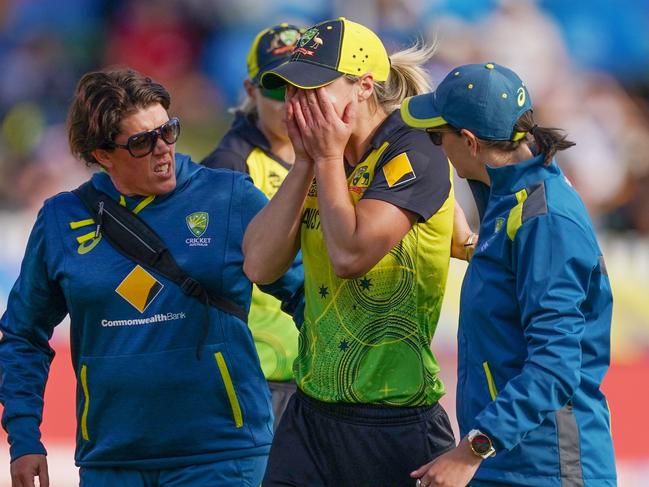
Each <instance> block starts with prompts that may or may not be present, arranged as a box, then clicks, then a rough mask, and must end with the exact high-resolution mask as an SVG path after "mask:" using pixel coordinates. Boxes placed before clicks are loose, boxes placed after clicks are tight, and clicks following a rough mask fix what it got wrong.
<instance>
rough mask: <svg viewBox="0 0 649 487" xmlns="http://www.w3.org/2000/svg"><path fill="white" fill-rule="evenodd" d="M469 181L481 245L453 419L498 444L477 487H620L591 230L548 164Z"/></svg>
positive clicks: (602, 296)
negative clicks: (492, 486) (604, 382)
mask: <svg viewBox="0 0 649 487" xmlns="http://www.w3.org/2000/svg"><path fill="white" fill-rule="evenodd" d="M488 173H489V177H490V180H491V187H490V188H489V187H487V186H486V185H484V184H482V183H478V182H475V181H471V182H470V183H471V188H472V190H473V193H474V196H475V197H476V202H477V204H478V208H479V210H480V214H481V223H480V241H479V243H478V247H477V249H476V251H475V254H474V256H473V259H472V261H471V263H470V265H469V267H468V270H467V273H466V276H465V278H464V283H463V286H462V297H461V307H460V326H459V331H458V339H459V340H458V341H459V350H458V353H459V370H458V386H457V416H458V421H459V423H460V430H461V434H462V436H464V435H466V434H467V433H468V432H469V431H470V430H471V429H473V428H477V429H479V430H481V431H483V432H484V433H486V434H487V435H489V436H490V437H491V438H492V440H493V441H494V446H495V448H496V452H497V453H496V456H495V457H492V458H489V459H487V460H485V461H484V462H482V465H481V467H480V469H479V470H478V472H477V474H476V477H475V479H474V482H472V484H471V485H476V486H480V485H489V483H490V482H491V483H494V482H495V483H499V484H498V485H500V483H504V484H508V485H509V484H511V485H525V486H559V485H564V486H581V485H586V486H610V485H615V483H616V473H615V461H614V454H613V446H612V441H611V432H610V418H609V410H608V406H607V402H606V398H605V397H604V394H603V393H602V391H601V390H600V385H601V383H602V380H603V378H604V375H605V374H606V371H607V370H608V367H609V360H610V331H611V312H612V295H611V287H610V283H609V279H608V276H607V273H606V267H605V265H604V259H603V257H602V252H601V251H600V248H599V245H598V243H597V240H596V238H595V234H594V230H593V227H592V223H591V221H590V219H589V217H588V214H587V211H586V209H585V207H584V205H583V203H582V201H581V199H580V198H579V196H578V194H577V192H576V191H575V190H574V189H573V188H572V187H571V185H570V183H569V182H568V180H567V179H566V178H565V177H564V175H563V174H562V172H561V170H560V169H559V167H558V166H557V165H556V163H555V162H553V163H552V164H551V165H549V166H546V165H544V164H543V157H542V156H538V157H535V158H533V159H530V160H528V161H525V162H522V163H519V164H515V165H510V166H504V167H499V168H488Z"/></svg>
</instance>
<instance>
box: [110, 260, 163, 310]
mask: <svg viewBox="0 0 649 487" xmlns="http://www.w3.org/2000/svg"><path fill="white" fill-rule="evenodd" d="M163 287H164V286H163V284H162V283H160V282H159V281H158V280H157V279H156V278H155V277H153V276H152V275H151V274H149V273H148V272H147V271H145V270H144V269H143V268H142V267H140V266H139V265H137V266H135V268H134V269H133V270H132V271H131V272H129V273H128V275H127V276H126V277H125V278H124V280H123V281H122V282H120V284H119V286H117V288H116V289H115V292H116V293H117V294H119V295H120V296H121V297H122V298H124V299H125V300H126V301H127V302H128V303H129V304H130V305H131V306H133V307H134V308H135V309H136V310H138V311H139V312H140V313H144V310H146V309H147V307H148V306H149V305H150V304H151V302H152V301H153V300H154V299H155V298H156V296H157V295H158V294H160V291H162V288H163Z"/></svg>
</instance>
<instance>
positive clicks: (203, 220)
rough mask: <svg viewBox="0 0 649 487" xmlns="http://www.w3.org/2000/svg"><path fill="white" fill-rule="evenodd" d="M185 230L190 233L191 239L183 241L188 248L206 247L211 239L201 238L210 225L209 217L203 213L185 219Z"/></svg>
mask: <svg viewBox="0 0 649 487" xmlns="http://www.w3.org/2000/svg"><path fill="white" fill-rule="evenodd" d="M185 222H186V223H187V228H189V231H190V232H192V235H193V236H194V237H193V238H187V239H185V243H186V244H187V245H189V246H190V247H207V246H208V245H209V244H210V242H211V241H212V239H211V238H210V237H203V234H204V233H205V231H206V230H207V226H208V225H209V223H210V215H209V214H208V213H207V212H205V211H197V212H195V213H192V214H191V215H187V216H186V217H185Z"/></svg>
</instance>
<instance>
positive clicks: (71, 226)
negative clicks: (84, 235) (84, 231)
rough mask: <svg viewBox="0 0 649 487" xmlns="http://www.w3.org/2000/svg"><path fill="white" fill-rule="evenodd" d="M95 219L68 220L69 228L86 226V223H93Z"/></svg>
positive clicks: (74, 228)
mask: <svg viewBox="0 0 649 487" xmlns="http://www.w3.org/2000/svg"><path fill="white" fill-rule="evenodd" d="M94 224H95V220H93V219H92V218H88V219H87V220H79V221H78V222H70V228H71V229H72V230H76V229H77V228H81V227H87V226H88V225H94Z"/></svg>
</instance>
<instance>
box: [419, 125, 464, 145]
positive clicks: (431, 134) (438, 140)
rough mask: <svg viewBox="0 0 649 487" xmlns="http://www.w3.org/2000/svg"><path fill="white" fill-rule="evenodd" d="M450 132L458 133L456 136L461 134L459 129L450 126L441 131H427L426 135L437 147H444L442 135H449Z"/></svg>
mask: <svg viewBox="0 0 649 487" xmlns="http://www.w3.org/2000/svg"><path fill="white" fill-rule="evenodd" d="M449 132H450V133H456V134H460V133H461V131H460V130H459V129H456V128H455V127H450V126H448V127H447V128H444V129H441V130H426V133H427V134H428V138H429V139H430V141H431V142H432V143H433V144H435V145H442V134H443V133H449Z"/></svg>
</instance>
